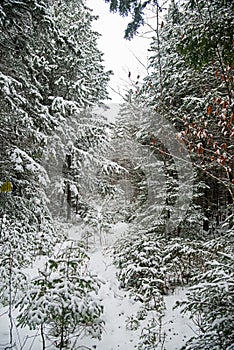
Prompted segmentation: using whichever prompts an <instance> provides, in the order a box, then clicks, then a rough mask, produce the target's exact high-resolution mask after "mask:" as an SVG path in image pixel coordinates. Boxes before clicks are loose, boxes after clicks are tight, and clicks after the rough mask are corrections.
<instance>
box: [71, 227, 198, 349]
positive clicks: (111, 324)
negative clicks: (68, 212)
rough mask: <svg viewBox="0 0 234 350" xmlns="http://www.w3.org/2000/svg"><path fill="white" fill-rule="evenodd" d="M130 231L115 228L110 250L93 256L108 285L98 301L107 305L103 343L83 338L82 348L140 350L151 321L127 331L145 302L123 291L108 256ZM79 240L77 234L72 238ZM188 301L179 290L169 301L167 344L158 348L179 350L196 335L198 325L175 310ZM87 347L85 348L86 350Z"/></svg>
mask: <svg viewBox="0 0 234 350" xmlns="http://www.w3.org/2000/svg"><path fill="white" fill-rule="evenodd" d="M127 229H128V226H127V225H126V224H124V223H119V224H117V225H115V226H114V227H113V228H112V230H111V231H110V233H109V235H108V236H107V237H106V240H107V245H108V247H107V248H102V247H96V248H95V249H93V251H92V253H91V255H90V266H89V267H90V269H91V271H93V272H94V273H96V274H97V275H98V276H99V278H100V279H101V280H102V281H103V282H104V283H103V285H102V287H101V289H100V293H99V295H98V298H99V299H100V300H101V302H102V304H103V305H104V317H103V318H104V321H105V326H104V332H103V334H102V339H101V341H98V340H95V339H92V340H90V339H82V340H81V341H80V344H81V345H84V346H87V347H88V348H90V349H96V350H134V349H137V345H138V343H139V337H140V334H141V331H142V328H143V327H144V326H146V324H147V320H149V319H150V318H151V316H153V314H151V315H149V317H148V318H147V319H146V320H145V321H141V323H140V327H139V328H138V329H137V330H129V329H127V327H126V326H127V324H128V321H129V318H130V317H132V316H136V314H137V312H138V311H139V309H140V306H141V303H140V302H134V301H133V300H131V299H130V297H129V293H128V292H126V291H124V290H123V289H120V288H119V283H118V281H117V279H116V272H117V269H116V268H115V266H114V265H113V264H112V259H111V257H110V255H109V254H108V248H109V247H110V246H111V244H113V243H114V241H115V240H116V239H117V238H120V237H121V236H123V235H124V234H125V233H126V231H127ZM71 236H72V238H75V236H74V234H72V235H71ZM184 298H185V290H182V289H178V290H177V291H176V292H175V294H174V295H170V296H167V297H166V298H165V303H166V308H167V312H166V315H165V318H164V320H163V329H162V334H163V335H164V334H165V342H164V345H163V346H162V345H160V347H157V348H155V349H154V350H156V349H160V350H179V349H180V348H181V347H182V346H183V345H184V344H185V341H186V339H188V338H190V337H191V336H192V335H194V332H193V330H192V328H194V324H192V323H191V321H190V320H189V319H188V318H187V317H185V316H181V315H180V313H179V310H177V309H176V310H173V306H174V305H175V302H176V301H177V300H182V299H184ZM85 349H86V348H84V349H82V350H85Z"/></svg>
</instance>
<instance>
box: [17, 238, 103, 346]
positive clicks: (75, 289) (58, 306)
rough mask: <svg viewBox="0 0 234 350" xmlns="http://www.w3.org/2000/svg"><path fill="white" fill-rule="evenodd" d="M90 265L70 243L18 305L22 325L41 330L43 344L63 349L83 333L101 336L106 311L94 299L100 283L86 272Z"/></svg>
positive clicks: (31, 284)
mask: <svg viewBox="0 0 234 350" xmlns="http://www.w3.org/2000/svg"><path fill="white" fill-rule="evenodd" d="M87 261H88V256H87V254H86V252H85V250H84V248H83V247H82V245H81V244H79V243H77V242H70V244H68V245H67V246H66V247H65V248H63V249H62V250H61V251H60V252H59V253H58V255H57V256H54V257H53V258H51V259H49V260H48V261H47V263H46V267H45V269H44V270H39V275H38V276H37V277H35V278H33V279H32V281H31V283H30V285H29V289H28V291H27V292H26V293H25V295H24V296H23V297H22V299H21V300H20V301H19V302H18V304H17V307H18V309H19V315H18V323H19V325H20V326H26V325H27V326H28V327H29V328H30V329H37V328H39V327H40V329H41V336H42V341H43V342H44V344H45V342H46V340H45V339H46V338H48V339H49V340H51V341H53V342H54V344H55V345H56V346H57V347H59V348H60V349H63V348H66V347H67V345H68V344H69V343H70V341H71V339H70V337H71V335H73V334H76V336H77V338H78V337H79V336H80V335H81V334H82V333H88V334H90V335H91V336H92V337H99V336H100V334H101V331H102V324H103V321H102V320H101V318H100V316H101V314H102V311H103V307H102V306H101V305H99V304H98V302H97V301H95V299H94V296H93V293H97V291H98V289H99V287H100V281H99V280H98V279H97V277H96V276H95V275H93V274H91V273H90V272H89V271H88V270H87Z"/></svg>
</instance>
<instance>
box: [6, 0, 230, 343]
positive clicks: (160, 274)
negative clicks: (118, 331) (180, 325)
mask: <svg viewBox="0 0 234 350" xmlns="http://www.w3.org/2000/svg"><path fill="white" fill-rule="evenodd" d="M98 1H102V0H98ZM106 2H108V3H109V4H110V11H112V12H119V13H120V15H122V16H126V15H127V14H130V15H131V16H132V21H131V22H130V23H129V25H128V28H127V29H126V32H125V37H126V38H127V39H131V38H132V37H133V36H134V35H137V32H138V31H139V30H140V28H141V26H142V25H143V24H144V22H145V20H146V19H145V14H146V11H151V13H152V14H153V15H154V18H155V28H154V35H153V38H152V41H151V45H150V47H149V53H150V59H149V65H148V69H147V72H148V73H147V75H146V76H145V77H144V79H143V81H139V80H138V78H137V79H136V81H135V80H134V81H133V80H132V77H131V74H130V72H129V81H130V83H129V89H128V92H127V93H126V95H125V96H124V101H123V103H122V105H121V108H120V112H119V116H118V118H117V120H116V121H115V122H114V123H113V122H110V121H108V119H107V118H105V117H104V116H103V115H102V113H100V112H98V113H97V112H95V108H94V107H97V106H99V108H103V109H106V108H108V106H107V105H105V104H104V103H103V101H106V100H107V99H108V92H107V88H108V82H109V78H110V75H111V74H112V72H110V71H107V70H106V68H105V65H104V61H103V57H102V53H101V52H100V50H99V49H98V45H97V40H98V37H99V34H98V33H97V32H95V31H94V30H93V28H92V23H93V21H95V20H96V19H97V18H96V16H95V14H94V13H93V11H92V10H90V9H89V8H88V5H87V3H86V1H85V0H78V1H74V0H67V1H64V0H60V1H56V0H55V1H47V0H21V1H18V0H3V1H1V3H0V26H1V32H0V88H1V90H0V94H1V100H0V105H1V109H0V120H1V129H0V145H1V147H0V153H1V159H0V161H1V165H0V169H1V172H0V174H1V177H0V252H1V254H0V273H1V280H0V307H1V310H5V311H2V312H1V314H0V318H1V317H2V316H3V314H7V318H8V323H9V327H8V329H9V332H8V335H7V342H5V338H4V344H3V341H2V339H0V347H1V349H26V347H24V344H21V345H20V346H18V345H17V341H16V337H15V334H17V332H18V329H21V328H24V327H28V328H29V329H30V330H36V331H37V334H39V336H40V344H41V347H40V348H41V349H43V350H44V349H47V348H52V349H53V348H59V349H87V347H84V348H82V347H81V346H78V344H80V339H81V338H82V334H83V333H85V334H86V335H88V336H89V337H91V338H92V337H94V338H95V337H96V338H101V336H102V332H103V330H104V329H105V322H104V320H103V318H102V314H103V305H102V303H101V302H100V301H99V300H98V299H97V298H96V297H95V294H97V293H98V290H99V289H100V286H101V284H102V281H101V280H100V279H99V278H98V276H96V275H95V274H94V273H92V271H91V270H89V268H88V260H89V255H90V248H92V247H93V246H94V245H95V242H97V241H99V242H100V243H101V244H102V245H104V244H105V239H106V237H107V236H108V232H109V230H110V229H111V227H112V225H113V224H116V223H118V222H125V223H127V224H128V227H129V231H128V234H127V235H125V236H124V237H121V238H120V239H118V240H117V241H116V242H115V243H114V244H113V246H111V247H109V249H110V252H111V256H112V259H113V262H114V264H115V266H116V268H117V271H118V272H117V278H118V280H119V282H120V286H121V288H123V289H124V290H126V291H129V292H130V294H131V297H132V299H133V300H134V301H136V302H137V301H139V302H141V304H142V307H141V312H139V313H138V315H137V320H134V322H135V325H137V324H138V323H139V322H141V320H142V319H144V318H146V316H147V313H149V312H150V311H152V310H153V311H155V312H156V314H157V320H155V319H152V320H151V323H150V325H151V326H149V327H148V328H146V329H145V331H144V332H143V333H142V335H141V337H140V339H139V344H138V347H137V349H138V350H143V349H144V350H150V349H154V350H156V349H167V348H166V347H164V343H163V341H162V339H161V338H160V336H159V334H160V330H159V329H160V327H161V321H162V316H163V314H164V312H165V304H164V296H165V295H169V294H172V293H173V292H174V291H175V289H176V288H178V287H181V286H183V287H186V288H188V293H187V299H186V300H184V301H182V302H179V301H178V307H180V308H181V309H182V312H189V314H190V316H191V318H192V319H193V321H194V323H195V324H196V327H197V329H198V332H197V333H196V334H195V335H194V336H193V337H192V338H191V339H189V340H188V341H187V343H186V344H185V346H184V347H183V349H184V350H208V349H209V350H210V349H212V350H233V349H234V254H233V253H234V248H233V243H234V213H233V204H234V174H233V169H234V156H233V150H234V145H233V137H234V125H233V122H234V102H233V99H234V81H233V75H234V74H233V73H234V49H233V44H234V37H233V32H234V2H233V1H232V0H187V1H173V0H171V1H170V0H168V1H162V3H160V1H154V0H147V1H145V2H141V1H139V0H130V1H126V0H120V1H117V0H107V1H106ZM162 16H163V19H162ZM152 30H153V29H152ZM99 110H100V109H99ZM72 226H75V227H77V230H78V231H79V232H80V234H79V239H78V240H77V239H76V240H74V239H71V237H69V234H68V232H69V228H70V227H72ZM30 268H33V269H34V270H33V271H34V274H33V275H31V274H30V273H29V272H28V270H29V269H30ZM35 271H36V272H35ZM15 330H17V332H15ZM0 331H1V330H0ZM31 349H35V350H37V349H38V350H39V348H38V347H33V346H32V347H31ZM101 350H109V349H101ZM120 350H126V349H120ZM130 350H131V349H130ZM167 350H174V349H167Z"/></svg>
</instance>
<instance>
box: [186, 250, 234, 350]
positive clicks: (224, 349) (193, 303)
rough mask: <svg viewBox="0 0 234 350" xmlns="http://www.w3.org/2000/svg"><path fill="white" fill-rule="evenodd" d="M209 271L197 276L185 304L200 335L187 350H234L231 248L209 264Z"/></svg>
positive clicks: (233, 290) (233, 282)
mask: <svg viewBox="0 0 234 350" xmlns="http://www.w3.org/2000/svg"><path fill="white" fill-rule="evenodd" d="M206 267H207V269H208V270H207V271H206V272H205V273H202V274H199V275H197V276H196V278H195V281H196V284H195V285H194V286H193V287H191V288H190V289H189V293H188V301H187V302H183V303H182V304H183V309H184V311H189V312H190V313H191V317H192V319H193V320H194V322H195V323H196V324H197V326H198V327H199V330H200V333H199V335H198V336H197V337H194V338H192V339H191V340H190V341H189V342H188V343H187V345H186V347H185V349H186V350H208V349H212V350H213V349H214V350H231V349H234V250H233V247H232V246H229V247H228V248H226V249H225V252H221V253H219V254H218V256H217V259H215V260H212V261H210V262H208V263H207V266H206Z"/></svg>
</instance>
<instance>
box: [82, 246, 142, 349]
mask: <svg viewBox="0 0 234 350" xmlns="http://www.w3.org/2000/svg"><path fill="white" fill-rule="evenodd" d="M90 269H91V270H92V271H93V272H94V273H97V275H98V276H99V278H100V279H101V280H102V281H103V282H104V283H103V285H102V287H101V289H100V293H99V295H98V297H99V298H100V299H101V302H102V303H103V305H104V315H103V320H104V321H105V327H104V332H103V334H102V339H101V340H100V341H98V340H90V339H83V340H82V341H81V342H80V343H81V344H82V345H86V346H89V347H90V348H91V349H92V348H93V349H94V348H95V349H97V350H120V349H122V350H124V349H126V350H127V349H134V348H135V346H136V345H137V340H138V336H137V335H138V334H136V333H139V331H129V330H127V329H126V322H127V320H128V317H129V316H131V315H133V314H136V312H137V311H138V309H139V306H140V304H139V303H135V302H132V301H131V299H130V298H129V295H128V293H126V292H125V291H123V290H120V289H119V284H118V281H117V279H116V268H115V267H114V266H113V264H112V263H111V258H110V257H109V256H108V255H103V252H102V251H100V250H98V251H96V252H95V253H93V254H92V256H91V260H90Z"/></svg>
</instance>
